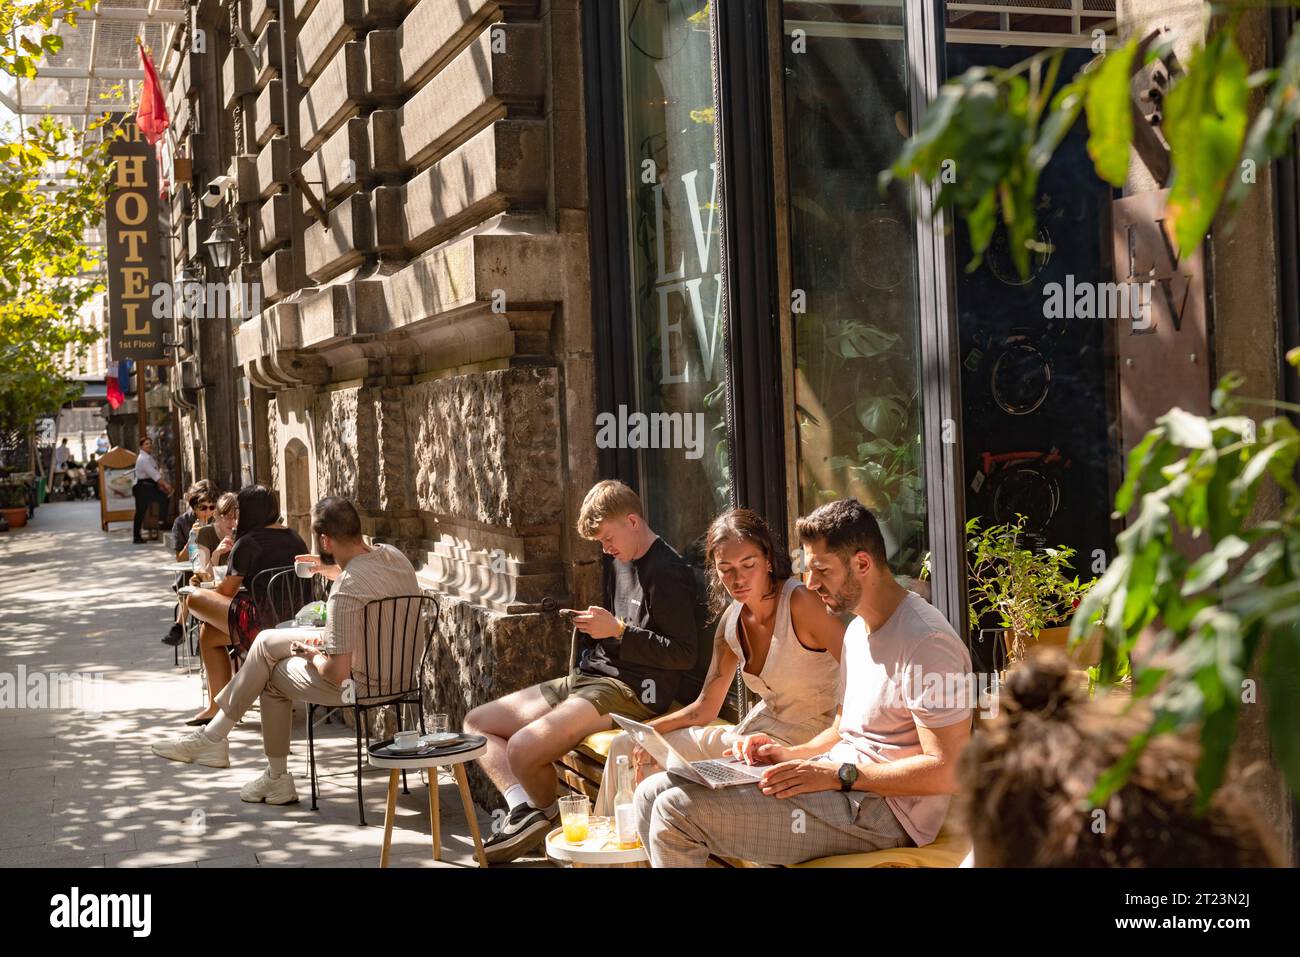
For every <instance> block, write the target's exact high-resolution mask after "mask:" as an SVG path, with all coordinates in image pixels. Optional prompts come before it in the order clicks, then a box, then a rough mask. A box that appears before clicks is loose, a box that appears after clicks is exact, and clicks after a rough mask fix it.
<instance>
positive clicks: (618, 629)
mask: <svg viewBox="0 0 1300 957" xmlns="http://www.w3.org/2000/svg"><path fill="white" fill-rule="evenodd" d="M578 533H579V534H580V535H582V536H583V537H584V538H587V539H591V540H593V541H597V542H599V543H600V545H601V548H602V549H603V551H604V552H605V554H606V555H608V556H609V557H610V558H611V559H612V561H611V562H609V564H608V566H607V568H606V574H605V589H604V592H605V606H606V607H601V606H597V605H593V606H591V607H589V608H587V609H585V610H582V611H578V612H576V613H575V614H573V623H574V627H575V628H577V630H578V631H579V632H581V633H582V637H581V640H580V644H579V648H578V662H577V666H576V667H575V668H574V670H573V671H572V672H571V673H569V674H567V675H565V676H564V677H562V678H555V679H553V680H551V681H544V682H542V683H541V684H536V685H533V686H531V687H529V688H525V689H524V690H522V691H516V692H515V693H514V694H509V695H506V696H505V697H503V698H499V699H498V700H496V701H493V702H490V703H489V704H485V705H481V706H479V707H477V708H475V709H474V710H473V711H471V712H470V713H469V714H468V715H467V716H466V718H465V729H466V730H467V731H470V732H472V733H475V734H481V735H483V736H484V737H486V738H487V741H488V749H487V754H485V755H484V756H483V757H482V758H481V759H480V764H481V765H482V767H483V770H484V772H485V773H486V774H487V776H488V777H489V778H490V779H491V780H492V783H493V784H495V785H496V786H497V789H498V790H500V791H501V794H502V795H503V796H504V797H505V799H506V803H507V804H508V805H509V806H510V813H509V814H508V816H507V817H506V819H505V820H504V821H503V822H501V824H500V825H498V826H497V827H496V828H495V829H494V830H495V833H494V834H493V836H492V838H491V839H490V840H489V841H488V842H487V844H486V845H485V851H486V854H487V858H488V861H489V862H491V863H502V862H504V861H509V860H514V859H515V858H516V857H518V856H520V855H521V854H525V853H527V852H528V851H530V850H532V849H533V848H534V847H536V846H537V845H538V844H540V843H541V841H542V840H543V839H544V838H545V836H546V833H547V831H548V830H550V828H551V827H552V826H553V822H554V821H555V819H556V817H557V815H558V813H559V812H558V810H557V807H556V800H555V798H556V779H555V770H554V768H553V767H552V762H553V761H555V760H557V759H559V758H560V757H562V756H563V755H565V754H567V753H568V752H569V751H570V750H571V749H572V748H573V747H574V746H576V745H577V744H578V743H579V742H580V741H582V740H583V738H585V737H587V736H588V735H590V734H595V733H596V732H598V731H608V730H609V729H611V728H613V727H614V721H613V718H611V717H610V715H613V714H619V715H623V716H625V717H629V718H633V719H635V720H638V721H644V720H646V719H647V718H652V717H654V716H655V715H660V714H663V713H664V712H665V711H667V710H668V708H669V707H670V706H671V704H672V702H673V697H674V695H676V693H677V687H678V684H679V682H680V681H681V678H682V676H683V675H684V674H685V673H686V672H687V671H689V670H691V669H692V668H694V667H695V665H696V658H697V655H696V651H697V644H698V641H699V633H698V628H699V623H698V621H697V618H696V611H697V609H698V607H699V602H698V596H697V594H696V580H695V575H694V573H693V572H692V571H691V568H690V566H689V565H688V564H687V563H686V562H685V561H684V560H683V559H682V557H681V556H680V555H678V554H677V553H676V552H675V551H673V549H672V548H671V546H669V545H668V544H667V543H666V542H664V541H663V540H662V539H661V538H659V536H658V535H656V534H655V533H654V531H653V530H652V529H651V528H650V526H649V525H648V524H647V523H646V520H645V510H644V509H643V507H642V505H641V500H640V498H639V497H638V496H637V494H636V493H635V492H633V491H632V490H631V489H630V488H628V487H627V486H626V485H624V484H622V483H621V482H613V481H606V482H600V483H599V484H597V485H596V486H595V487H594V488H592V490H591V491H590V492H588V493H587V497H586V499H585V500H584V501H583V503H582V509H581V511H580V513H579V517H578Z"/></svg>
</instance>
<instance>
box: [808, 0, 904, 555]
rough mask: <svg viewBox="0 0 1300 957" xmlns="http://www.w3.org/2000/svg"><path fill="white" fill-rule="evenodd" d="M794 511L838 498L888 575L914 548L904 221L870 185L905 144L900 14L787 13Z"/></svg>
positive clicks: (900, 196)
mask: <svg viewBox="0 0 1300 957" xmlns="http://www.w3.org/2000/svg"><path fill="white" fill-rule="evenodd" d="M783 12H784V31H785V37H784V50H785V55H784V66H785V111H786V116H785V119H786V125H785V136H786V146H787V158H788V167H789V182H790V208H791V214H790V227H791V233H790V257H791V267H792V269H791V277H792V278H791V282H792V285H793V289H794V294H793V302H792V305H793V311H794V321H795V335H794V342H795V364H796V370H795V402H796V405H797V410H796V411H797V420H798V430H799V434H798V438H799V483H798V488H799V509H800V512H801V513H802V514H807V513H808V512H809V511H811V510H812V509H813V508H815V507H816V506H818V505H820V504H822V503H823V502H826V501H830V500H832V499H835V498H840V497H844V496H852V497H855V498H857V499H859V500H861V501H862V502H863V504H865V505H866V506H867V507H868V508H870V509H872V511H873V512H874V513H875V514H876V516H877V517H878V518H879V520H880V523H881V529H882V531H883V533H884V536H885V541H886V547H887V549H888V552H889V557H890V563H891V565H892V567H893V570H894V572H895V573H897V574H904V575H916V574H917V573H918V572H919V571H920V566H921V562H922V560H923V559H924V557H925V555H926V553H927V552H928V550H929V536H928V530H927V516H926V493H925V475H924V473H923V457H922V448H921V433H922V415H921V413H922V407H921V363H920V356H921V345H920V333H919V317H918V297H917V279H916V253H915V249H916V240H915V235H916V232H915V223H914V219H913V215H912V212H911V210H910V208H909V203H908V195H907V193H906V191H905V190H904V189H902V188H896V189H894V190H893V191H891V192H889V193H888V194H886V195H881V193H880V191H879V190H878V188H877V186H876V177H877V174H878V173H879V172H880V171H881V170H882V169H884V168H885V167H887V166H889V165H890V163H892V162H893V160H894V159H895V157H896V156H897V155H898V152H899V149H900V148H901V146H902V144H903V141H904V139H905V137H906V136H907V135H908V131H909V122H910V121H909V118H908V115H909V111H908V96H909V93H908V82H909V80H908V61H907V50H906V43H905V39H904V34H903V23H902V16H903V13H902V8H901V6H892V7H890V6H877V7H869V6H864V5H862V4H852V3H839V4H836V3H831V4H827V3H807V2H786V3H784V4H783Z"/></svg>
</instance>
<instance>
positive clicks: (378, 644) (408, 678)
mask: <svg viewBox="0 0 1300 957" xmlns="http://www.w3.org/2000/svg"><path fill="white" fill-rule="evenodd" d="M437 623H438V603H437V601H435V600H434V599H433V598H431V597H429V596H428V595H399V596H396V597H393V598H377V599H375V600H374V601H369V602H367V603H366V606H365V609H364V613H363V616H362V628H363V629H364V634H363V636H362V641H361V643H360V648H361V649H363V651H361V652H357V651H354V652H353V657H352V679H353V681H354V682H355V683H356V689H355V690H356V698H355V699H354V701H353V702H352V703H349V704H346V705H344V706H343V707H349V708H351V709H352V713H353V716H354V718H355V721H354V724H355V725H356V736H357V741H356V752H357V768H356V777H357V816H358V819H359V822H360V823H361V824H362V825H364V824H365V823H366V804H365V798H364V796H363V794H362V791H361V784H362V782H361V735H362V733H363V732H364V734H365V736H366V742H367V744H369V741H370V727H369V724H368V723H367V721H366V712H367V711H370V710H372V709H374V708H380V707H384V706H386V705H393V706H395V707H396V710H397V729H398V730H399V731H400V730H402V724H403V717H402V712H403V708H404V707H405V706H406V705H408V704H411V705H415V707H416V712H417V714H418V716H419V719H418V720H419V724H420V731H421V733H423V732H424V694H423V690H422V688H421V684H420V682H421V678H422V675H423V673H424V662H425V661H426V660H427V658H428V655H429V648H430V647H431V646H432V644H433V634H434V631H435V630H436V628H437ZM336 624H337V623H336ZM354 647H357V646H356V645H354ZM324 707H326V706H325V705H318V704H311V703H309V704H308V705H307V753H308V760H309V762H310V768H311V808H312V810H313V811H314V810H316V807H317V804H316V800H317V795H318V794H319V785H318V783H317V776H316V730H315V729H316V721H315V716H316V709H317V708H324ZM402 790H403V792H404V793H409V791H407V789H406V772H405V771H403V772H402Z"/></svg>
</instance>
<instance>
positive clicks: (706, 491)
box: [600, 0, 730, 553]
mask: <svg viewBox="0 0 1300 957" xmlns="http://www.w3.org/2000/svg"><path fill="white" fill-rule="evenodd" d="M621 2H622V22H623V28H624V29H623V75H624V111H625V115H626V123H627V129H626V134H627V143H626V155H627V162H628V169H627V183H628V184H629V193H628V213H629V223H630V227H631V228H630V232H631V237H630V238H631V249H630V254H631V266H632V300H633V301H632V306H633V316H634V328H635V336H634V348H635V350H636V355H635V363H634V367H635V370H636V379H637V381H636V391H635V395H636V399H637V403H638V407H637V408H636V409H620V410H616V413H617V414H616V415H615V416H613V418H612V419H611V418H608V417H607V418H606V425H607V426H608V427H610V428H612V429H613V430H615V431H616V434H611V435H607V436H603V437H601V439H600V441H601V443H602V444H606V443H608V442H609V441H618V442H619V443H620V445H621V447H624V448H627V447H631V448H634V449H637V450H638V460H639V467H640V480H641V491H642V496H643V498H644V499H645V502H646V507H647V509H648V510H649V512H650V515H649V518H650V522H651V524H652V525H653V527H654V528H655V530H656V531H658V532H659V533H660V534H661V535H663V536H664V538H665V539H666V540H667V541H668V542H669V543H670V544H672V546H673V547H674V548H676V549H678V551H681V552H683V553H686V552H687V551H689V550H690V546H691V544H692V543H693V542H694V541H695V540H696V539H698V538H699V537H700V536H702V535H703V533H704V531H705V529H706V528H707V526H708V523H709V521H710V519H711V518H712V517H713V515H714V514H715V513H717V512H718V511H719V510H721V509H723V508H725V507H726V506H727V502H728V499H729V486H730V476H729V474H728V470H727V446H726V431H725V430H726V426H725V404H724V402H723V383H724V382H725V371H726V357H725V356H724V355H723V316H722V283H721V275H720V266H719V262H720V253H719V229H720V225H721V219H720V211H719V192H718V190H719V185H720V184H719V182H718V166H717V162H716V159H715V153H714V123H715V120H716V111H715V109H714V101H713V81H712V67H711V53H712V50H711V42H710V31H709V4H708V2H707V0H621Z"/></svg>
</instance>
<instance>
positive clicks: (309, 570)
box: [293, 555, 316, 578]
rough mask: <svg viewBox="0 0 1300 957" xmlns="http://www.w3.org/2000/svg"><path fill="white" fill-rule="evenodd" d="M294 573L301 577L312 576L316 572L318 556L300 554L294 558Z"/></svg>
mask: <svg viewBox="0 0 1300 957" xmlns="http://www.w3.org/2000/svg"><path fill="white" fill-rule="evenodd" d="M293 573H294V574H295V575H297V576H298V577H299V578H311V576H312V575H314V574H316V556H315V555H299V556H297V557H296V558H295V559H294V560H293Z"/></svg>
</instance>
